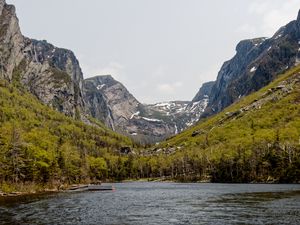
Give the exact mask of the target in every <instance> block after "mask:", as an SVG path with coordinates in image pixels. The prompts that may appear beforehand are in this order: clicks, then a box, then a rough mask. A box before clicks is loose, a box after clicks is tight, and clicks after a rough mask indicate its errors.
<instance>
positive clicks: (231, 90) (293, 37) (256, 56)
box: [204, 13, 300, 116]
mask: <svg viewBox="0 0 300 225" xmlns="http://www.w3.org/2000/svg"><path fill="white" fill-rule="evenodd" d="M236 51H237V52H236V55H235V56H234V57H233V58H232V59H231V60H229V61H227V62H225V63H224V64H223V66H222V68H221V70H220V72H219V74H218V77H217V80H216V82H215V84H214V85H213V87H212V90H211V94H210V97H209V104H208V107H207V109H206V113H205V114H204V115H205V116H207V115H211V114H214V113H217V112H219V111H221V110H222V109H224V108H225V107H227V106H228V105H230V104H231V103H233V102H234V101H236V100H237V99H238V98H240V97H241V96H245V95H248V94H249V93H251V92H253V91H256V90H258V89H260V88H262V87H263V86H265V85H267V84H268V83H270V82H271V81H272V80H274V78H276V76H277V75H278V74H280V73H282V72H284V71H285V70H287V69H288V68H290V67H293V66H294V65H295V64H298V63H299V62H300V59H299V58H300V53H299V51H300V13H299V15H298V18H297V20H296V21H292V22H290V23H289V24H287V25H286V26H284V27H282V28H280V29H279V30H278V31H277V32H276V33H275V35H274V36H273V37H272V38H269V39H268V38H256V39H251V40H244V41H241V42H240V43H239V44H238V45H237V47H236Z"/></svg>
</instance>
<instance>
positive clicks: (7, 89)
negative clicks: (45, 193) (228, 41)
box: [0, 67, 300, 192]
mask: <svg viewBox="0 0 300 225" xmlns="http://www.w3.org/2000/svg"><path fill="white" fill-rule="evenodd" d="M299 71H300V67H296V68H295V69H292V70H290V71H288V72H286V73H285V74H283V75H281V76H280V77H279V79H277V80H276V81H274V82H273V83H271V84H270V85H269V86H267V87H265V88H263V89H262V90H260V91H258V92H255V93H253V94H251V95H250V96H247V97H245V98H243V99H241V100H240V101H239V102H237V103H235V104H233V105H232V106H230V107H229V108H227V109H225V111H224V112H221V113H219V114H217V115H215V116H212V117H210V118H206V119H203V120H202V121H200V122H199V123H198V124H197V125H195V126H194V127H192V128H191V129H188V130H186V131H184V132H182V133H181V134H179V135H177V136H174V137H171V138H169V139H168V140H166V141H164V142H162V143H160V144H158V145H155V146H150V147H147V148H145V147H143V146H139V145H137V144H135V143H133V141H132V140H130V139H129V138H127V137H124V136H122V135H119V134H117V133H115V132H113V131H111V130H109V129H108V128H105V127H104V125H103V124H102V123H100V122H98V121H95V120H93V119H91V121H93V125H92V126H91V125H86V124H84V123H82V122H81V121H79V120H75V119H72V118H70V117H67V116H65V115H63V114H61V113H59V112H57V111H55V110H53V109H51V108H50V107H48V106H46V105H43V104H42V103H40V102H39V100H38V99H37V98H36V97H34V96H33V95H31V94H29V93H28V92H27V91H26V90H25V89H24V88H22V87H19V86H16V85H15V84H13V83H9V82H8V81H5V80H1V82H0V130H1V132H0V189H1V190H2V191H4V192H5V191H12V190H23V189H24V188H28V187H30V188H35V189H42V188H45V187H49V188H50V187H52V188H58V187H60V186H62V185H70V184H78V183H91V182H95V181H99V180H101V181H122V180H130V179H131V180H132V179H134V180H135V179H148V180H156V179H159V180H176V181H181V182H198V181H206V182H247V183H248V182H280V183H296V182H299V181H300V143H299V137H300V116H299V115H300V105H299V102H300V74H299ZM282 84H284V85H285V87H286V89H287V90H288V91H286V89H283V88H276V87H279V86H280V85H281V86H282ZM270 90H271V91H270ZM266 93H267V94H266ZM254 106H255V107H254ZM257 106H258V107H257ZM247 107H248V108H247ZM251 107H252V108H251ZM241 109H243V110H241ZM245 109H248V110H245ZM232 112H234V113H232ZM236 112H239V113H236ZM122 148H127V149H130V151H129V153H128V154H124V153H121V152H122V151H121V149H122ZM22 188H23V189H22Z"/></svg>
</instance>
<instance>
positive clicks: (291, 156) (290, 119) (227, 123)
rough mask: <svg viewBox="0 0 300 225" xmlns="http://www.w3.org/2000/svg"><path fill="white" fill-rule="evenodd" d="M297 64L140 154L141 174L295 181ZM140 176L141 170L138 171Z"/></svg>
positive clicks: (299, 154)
mask: <svg viewBox="0 0 300 225" xmlns="http://www.w3.org/2000/svg"><path fill="white" fill-rule="evenodd" d="M299 137H300V67H299V66H298V67H295V68H293V69H291V70H289V71H287V72H286V73H285V74H283V75H280V76H279V78H278V79H277V80H276V81H274V82H273V83H271V84H270V85H268V86H266V87H264V88H263V89H261V90H260V91H258V92H255V93H253V94H251V95H249V96H247V97H244V98H241V99H240V101H239V102H237V103H235V104H233V105H232V106H230V107H228V108H226V109H225V110H224V111H223V112H221V113H219V114H217V115H215V116H213V117H211V118H207V119H204V120H202V121H201V122H199V123H198V125H196V126H194V127H192V128H191V129H189V130H187V131H185V132H183V133H181V134H179V135H177V136H175V137H173V138H171V139H169V140H167V141H165V142H163V143H161V144H160V145H159V146H157V147H156V148H155V149H153V150H152V152H151V155H153V154H154V155H156V156H145V157H144V158H141V159H140V163H139V164H140V165H141V167H143V171H147V173H146V176H153V177H155V176H168V177H172V178H174V179H180V180H203V179H207V180H211V181H213V182H252V181H254V182H266V181H270V182H299V181H300V143H299ZM142 176H145V174H144V173H143V174H142Z"/></svg>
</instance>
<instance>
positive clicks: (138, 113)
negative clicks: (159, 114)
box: [130, 111, 140, 120]
mask: <svg viewBox="0 0 300 225" xmlns="http://www.w3.org/2000/svg"><path fill="white" fill-rule="evenodd" d="M138 115H140V111H137V112H135V113H133V114H132V115H131V117H130V119H131V120H132V119H133V117H135V116H138Z"/></svg>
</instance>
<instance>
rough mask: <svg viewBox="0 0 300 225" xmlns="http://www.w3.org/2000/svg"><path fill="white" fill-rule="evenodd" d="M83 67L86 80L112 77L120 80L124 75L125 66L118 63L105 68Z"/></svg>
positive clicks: (83, 65)
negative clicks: (96, 77) (97, 77)
mask: <svg viewBox="0 0 300 225" xmlns="http://www.w3.org/2000/svg"><path fill="white" fill-rule="evenodd" d="M81 66H82V70H83V73H84V77H85V78H88V77H93V76H98V75H112V76H113V77H114V78H115V79H120V78H121V77H122V76H123V75H124V66H123V65H122V64H120V63H118V62H110V63H108V64H107V65H104V66H93V65H91V64H82V65H81Z"/></svg>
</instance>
